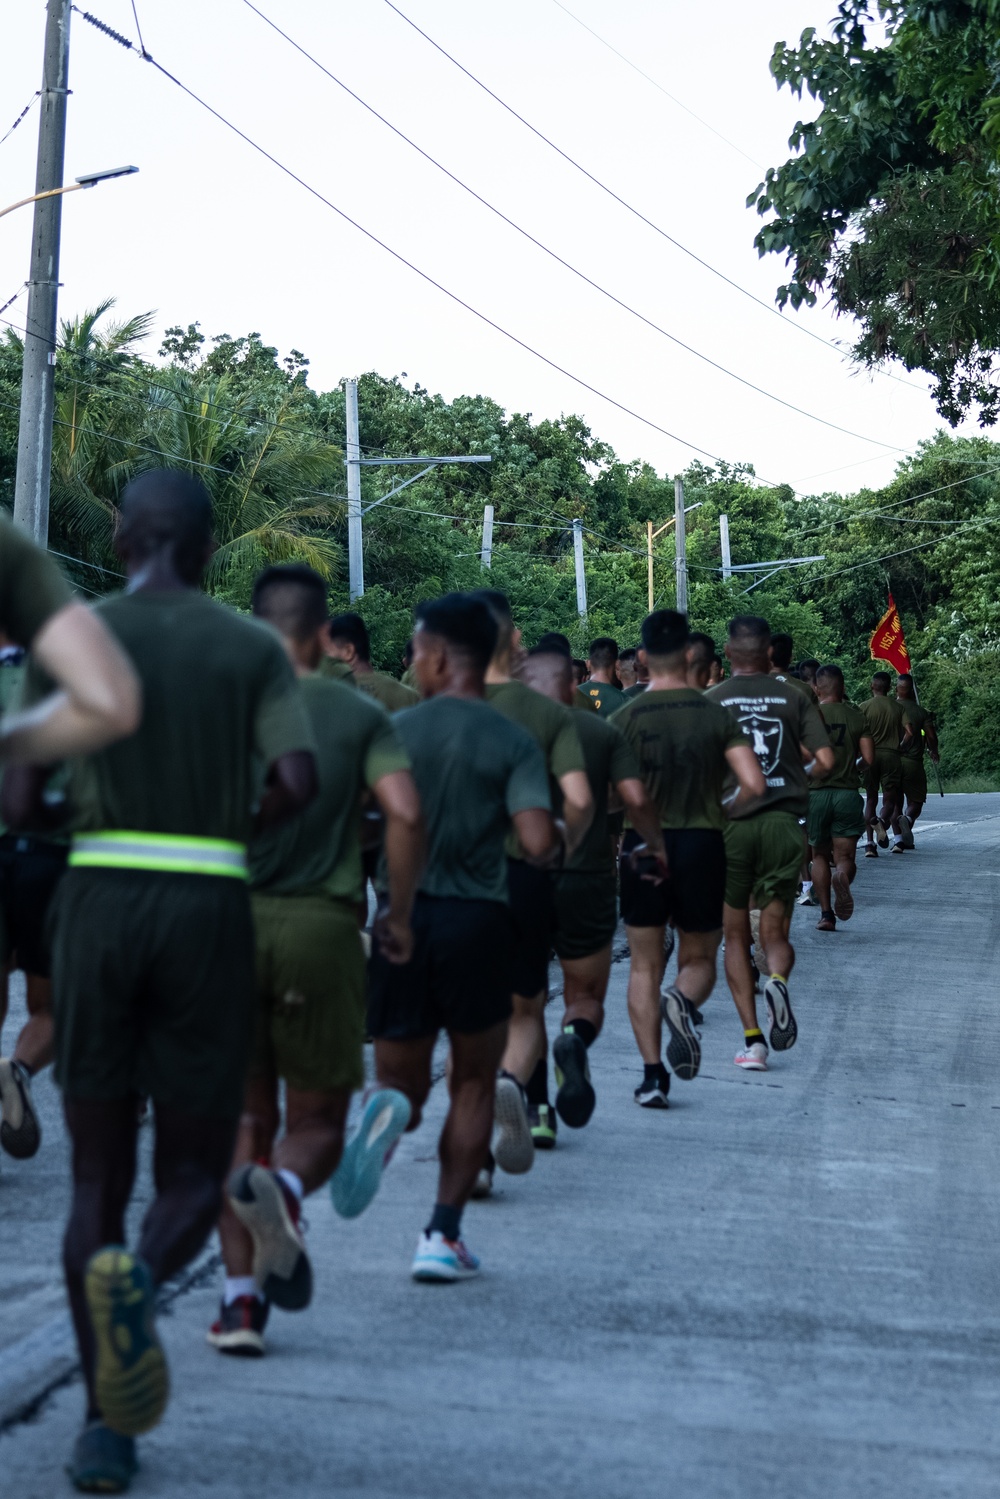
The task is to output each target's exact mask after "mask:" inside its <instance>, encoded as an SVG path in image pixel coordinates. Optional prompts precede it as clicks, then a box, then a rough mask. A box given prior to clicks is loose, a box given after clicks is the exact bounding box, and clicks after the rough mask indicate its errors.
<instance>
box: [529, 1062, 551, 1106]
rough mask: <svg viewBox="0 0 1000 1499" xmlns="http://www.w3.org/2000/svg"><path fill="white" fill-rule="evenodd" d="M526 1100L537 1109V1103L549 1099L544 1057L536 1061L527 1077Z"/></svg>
mask: <svg viewBox="0 0 1000 1499" xmlns="http://www.w3.org/2000/svg"><path fill="white" fill-rule="evenodd" d="M525 1092H526V1093H527V1095H528V1102H529V1103H530V1104H533V1105H534V1107H535V1108H536V1109H537V1108H538V1106H539V1104H542V1103H548V1101H549V1067H548V1062H547V1061H546V1059H545V1057H542V1059H541V1061H540V1062H538V1063H537V1065H536V1067H535V1070H534V1072H533V1073H532V1074H531V1076H530V1077H529V1078H528V1086H527V1088H526V1089H525Z"/></svg>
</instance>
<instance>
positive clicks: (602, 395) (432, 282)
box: [80, 0, 780, 488]
mask: <svg viewBox="0 0 1000 1499" xmlns="http://www.w3.org/2000/svg"><path fill="white" fill-rule="evenodd" d="M386 3H389V0H386ZM80 14H81V15H82V16H83V17H84V19H85V20H91V21H92V19H93V18H92V17H91V16H90V15H89V13H88V12H87V11H81V12H80ZM100 29H101V30H105V31H106V30H108V28H107V27H105V26H104V25H103V23H100ZM115 39H116V40H119V41H120V42H121V44H122V45H123V46H125V47H127V48H128V50H129V51H131V52H135V53H136V54H137V55H138V56H142V54H141V53H139V52H138V49H137V48H136V47H135V46H134V45H133V43H132V42H130V41H128V40H127V38H118V37H116V38H115ZM143 60H144V61H145V62H149V63H152V65H153V67H154V68H156V70H157V71H158V72H159V73H162V74H163V76H164V78H167V79H169V81H170V82H171V83H173V84H175V85H176V87H177V88H179V89H180V90H181V91H182V93H185V94H187V96H188V98H190V99H193V100H194V102H195V103H196V104H200V105H201V107H202V109H204V110H207V112H208V113H209V114H210V115H212V116H213V117H214V118H215V119H217V120H218V121H219V123H220V124H222V125H225V126H226V128H227V129H228V130H231V131H232V132H233V134H234V135H238V136H239V138H240V139H241V140H242V141H244V142H245V143H246V144H247V145H248V146H250V147H251V148H252V149H253V150H254V151H257V152H258V153H259V154H260V155H261V156H263V157H264V158H265V160H266V161H269V162H271V164H272V165H273V166H276V167H277V168H278V170H279V171H281V172H284V174H285V176H286V177H289V178H291V180H292V181H293V182H296V183H298V185H299V187H301V188H304V189H305V191H306V192H307V193H310V194H311V195H312V196H313V197H314V198H316V199H317V200H318V201H319V202H320V203H323V204H325V206H326V207H327V208H329V209H332V211H333V212H334V213H335V214H337V216H338V217H339V218H341V219H343V220H344V222H345V223H347V224H350V225H351V227H352V228H353V229H357V230H358V232H359V233H360V234H363V235H364V236H365V238H366V239H368V240H371V242H372V244H375V245H378V247H379V249H380V250H384V251H385V252H386V254H387V255H391V256H392V258H393V259H394V260H398V261H399V263H400V265H404V266H406V268H407V270H410V271H413V273H414V275H417V276H419V277H420V278H421V280H422V281H426V282H427V284H428V285H429V286H433V287H434V288H435V290H437V291H439V292H441V293H442V294H443V295H444V296H446V297H448V298H449V299H450V300H451V301H452V302H454V303H456V305H457V306H459V307H462V308H464V310H465V311H466V312H470V313H471V314H472V316H473V317H476V318H478V319H479V321H480V322H482V323H485V324H486V326H487V327H489V328H492V329H494V331H495V332H497V333H499V334H501V335H502V336H503V337H504V338H506V339H509V341H510V342H511V343H513V344H516V345H517V346H518V347H519V348H521V349H524V350H525V352H526V353H528V354H531V355H532V356H533V357H534V358H535V359H539V360H541V362H542V363H543V364H546V365H548V366H549V368H550V369H553V370H555V371H556V373H557V374H560V375H564V376H565V377H566V379H567V380H572V381H573V383H574V384H575V385H579V386H580V387H581V388H582V389H583V390H588V391H589V392H590V393H591V395H595V396H597V397H598V399H599V400H602V401H606V402H607V403H608V405H609V406H614V407H615V408H616V409H617V410H618V411H622V412H624V413H625V415H626V416H630V417H632V418H634V420H635V421H638V422H641V423H642V424H643V426H646V427H649V428H650V429H651V430H652V431H654V432H659V433H660V434H661V435H662V436H664V437H669V438H670V440H671V441H672V442H677V443H680V445H681V446H682V447H685V448H688V449H690V451H691V452H693V453H699V454H701V456H702V457H703V458H711V459H712V461H713V462H714V463H724V462H725V461H726V460H725V459H724V458H722V457H720V456H719V454H717V453H711V452H709V450H708V449H707V448H702V447H699V446H698V444H697V443H693V442H689V441H688V440H687V439H686V438H684V437H681V436H679V435H678V434H677V433H676V432H671V431H670V430H669V428H667V427H662V426H661V425H660V423H659V422H654V421H653V420H652V418H650V417H647V416H642V415H641V414H640V413H639V412H638V411H635V410H633V408H632V407H631V406H626V405H625V403H624V402H623V401H618V400H616V399H615V397H614V396H609V395H608V394H607V393H606V392H605V391H603V390H599V389H598V387H597V386H596V385H591V384H590V382H589V380H584V378H583V377H582V376H581V375H575V374H574V373H573V372H572V370H568V369H566V367H565V366H564V365H561V364H559V363H557V362H556V360H554V359H550V358H549V356H548V355H547V354H543V353H542V352H541V350H539V349H536V348H534V347H533V346H532V345H531V344H529V343H527V342H526V341H525V340H524V339H523V338H519V337H518V336H517V334H516V333H511V332H510V330H509V329H508V328H504V327H503V326H502V324H500V323H498V322H496V321H495V320H494V319H493V318H491V317H489V316H488V315H487V314H486V313H485V312H480V310H479V309H478V308H477V307H473V305H472V304H471V302H466V301H465V299H464V298H463V297H460V296H459V295H458V293H457V292H453V291H450V290H449V289H448V287H447V286H445V285H444V284H443V283H442V282H440V281H437V280H436V279H435V278H434V277H433V276H432V275H431V274H430V272H429V271H424V270H421V268H420V267H419V266H418V265H415V264H414V262H413V261H412V260H407V258H406V256H405V255H403V254H402V253H401V252H400V251H399V250H394V249H393V248H392V246H391V245H389V244H387V243H386V242H385V240H382V239H379V237H378V235H377V234H374V233H373V232H372V231H371V230H370V229H366V228H365V227H364V225H363V224H360V223H359V222H358V220H357V219H353V218H352V217H351V216H350V214H349V213H347V212H346V211H345V210H344V209H343V208H338V207H337V205H336V203H334V202H332V201H331V200H330V199H329V198H327V197H325V196H324V194H323V193H321V192H320V191H319V189H318V188H316V187H313V186H312V184H311V183H309V182H307V181H306V180H305V178H304V177H300V176H299V175H298V173H297V172H294V171H293V170H292V168H291V167H289V166H286V165H285V163H284V162H283V161H279V159H278V158H277V157H276V156H273V155H272V154H271V152H270V151H268V150H267V149H266V148H265V147H264V146H261V145H259V144H258V142H257V141H255V140H254V139H253V138H252V137H251V136H249V135H247V134H246V132H245V131H243V130H241V129H240V128H239V126H238V125H234V124H233V122H232V120H229V119H227V118H226V116H225V115H223V114H220V112H219V111H218V110H217V109H214V108H213V106H212V105H211V104H209V103H208V102H207V101H206V100H205V99H202V98H201V97H200V96H199V95H198V94H196V93H195V92H194V90H193V89H190V88H188V86H187V84H185V83H182V82H181V80H180V79H179V78H177V77H175V75H174V74H173V73H171V72H170V71H169V70H168V69H167V68H165V67H164V66H163V64H162V63H159V62H157V60H156V58H155V57H153V56H152V55H151V54H150V53H148V52H147V53H146V54H145V56H144V59H143ZM773 487H774V488H778V487H780V486H778V485H774V486H773Z"/></svg>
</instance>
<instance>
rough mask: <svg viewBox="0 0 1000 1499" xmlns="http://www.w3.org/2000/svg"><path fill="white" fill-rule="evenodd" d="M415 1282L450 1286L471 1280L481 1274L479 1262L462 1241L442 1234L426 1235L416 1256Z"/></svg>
mask: <svg viewBox="0 0 1000 1499" xmlns="http://www.w3.org/2000/svg"><path fill="white" fill-rule="evenodd" d="M410 1273H411V1274H412V1276H413V1279H414V1280H425V1281H440V1282H445V1283H447V1282H450V1281H455V1280H470V1279H471V1278H472V1276H473V1275H478V1274H479V1260H478V1259H477V1258H476V1256H475V1255H474V1254H472V1253H470V1251H469V1250H468V1249H466V1247H465V1245H464V1244H463V1243H462V1240H461V1239H456V1240H454V1241H453V1240H451V1239H446V1238H445V1236H444V1234H443V1233H441V1232H440V1230H438V1229H435V1231H434V1232H433V1233H432V1234H427V1233H423V1234H421V1235H420V1239H419V1241H418V1243H417V1252H416V1254H415V1255H414V1256H413V1269H412V1271H411V1272H410Z"/></svg>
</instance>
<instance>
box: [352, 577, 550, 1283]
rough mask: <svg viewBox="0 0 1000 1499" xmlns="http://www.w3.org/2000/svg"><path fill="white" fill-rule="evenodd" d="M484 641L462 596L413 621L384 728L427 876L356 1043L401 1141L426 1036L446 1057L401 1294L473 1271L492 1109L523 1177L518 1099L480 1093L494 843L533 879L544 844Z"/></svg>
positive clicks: (530, 770)
mask: <svg viewBox="0 0 1000 1499" xmlns="http://www.w3.org/2000/svg"><path fill="white" fill-rule="evenodd" d="M497 635H498V629H497V624H496V621H495V619H494V617H493V614H492V613H491V612H490V610H489V608H488V607H487V605H486V604H485V602H484V601H483V600H482V599H481V598H480V597H478V596H477V595H475V594H471V595H470V594H448V595H446V596H445V597H444V598H442V599H437V600H435V601H434V602H433V603H429V604H424V605H422V606H421V608H420V609H419V610H418V614H417V629H416V632H415V634H414V664H415V665H416V668H417V673H418V675H419V678H420V690H421V695H422V697H423V699H424V701H423V702H422V703H421V704H420V706H419V707H417V708H409V709H407V710H406V711H405V712H403V713H400V714H399V715H398V716H397V717H396V718H395V719H394V720H393V722H394V726H395V728H396V729H397V732H398V733H399V737H400V739H401V740H402V741H403V745H404V747H405V749H406V752H407V754H408V755H409V757H410V763H411V765H412V767H413V776H414V780H415V781H416V783H417V789H418V791H419V792H420V800H421V804H422V806H423V813H424V821H425V825H426V829H427V863H426V866H425V869H424V873H423V876H422V878H421V881H420V888H419V893H418V895H417V898H416V901H415V903H414V908H413V931H414V939H415V940H414V951H413V956H412V958H411V959H410V961H409V962H408V963H405V964H402V965H398V964H397V965H393V964H391V963H389V962H388V961H387V959H386V955H385V954H383V953H381V952H380V951H378V950H377V949H376V951H375V952H374V953H373V954H372V967H371V989H370V993H369V1007H368V1028H369V1032H370V1034H371V1035H372V1036H373V1037H374V1038H375V1064H376V1071H377V1074H378V1079H379V1082H380V1083H381V1085H382V1086H383V1087H391V1088H396V1089H398V1090H399V1091H400V1092H402V1093H404V1094H405V1095H406V1097H407V1098H408V1099H409V1100H410V1105H411V1107H412V1110H413V1114H412V1118H411V1120H410V1124H409V1128H410V1129H414V1128H416V1126H417V1124H419V1122H420V1111H421V1109H422V1108H423V1105H424V1102H425V1100H426V1098H427V1095H428V1093H429V1092H430V1088H431V1062H432V1059H433V1055H434V1047H435V1043H436V1041H437V1037H438V1034H439V1032H440V1031H441V1030H445V1031H446V1032H447V1034H448V1039H449V1041H450V1043H451V1065H450V1068H449V1076H448V1083H449V1089H450V1095H451V1102H450V1107H449V1110H448V1115H447V1118H446V1119H445V1123H444V1128H443V1130H442V1133H441V1139H440V1144H439V1155H440V1160H441V1171H440V1175H439V1178H438V1191H437V1201H436V1204H435V1207H434V1211H433V1214H432V1216H431V1218H430V1221H429V1223H428V1225H427V1227H426V1229H425V1231H424V1232H423V1233H422V1234H421V1236H420V1240H419V1243H418V1245H417V1253H416V1257H415V1258H414V1261H413V1275H414V1278H415V1279H417V1280H436V1281H455V1280H464V1279H466V1278H467V1277H468V1276H470V1275H474V1274H475V1273H476V1272H477V1270H478V1268H479V1262H478V1260H477V1259H476V1257H475V1256H474V1255H472V1254H470V1253H469V1251H468V1250H467V1249H466V1247H465V1245H464V1243H463V1242H462V1238H461V1217H462V1210H463V1208H464V1206H465V1203H466V1201H467V1200H468V1198H469V1196H470V1195H471V1193H472V1189H473V1187H474V1186H475V1183H476V1178H477V1176H478V1174H479V1172H480V1170H481V1169H482V1167H483V1163H484V1161H485V1159H486V1157H487V1153H488V1151H489V1144H490V1133H491V1131H492V1128H493V1119H494V1105H495V1107H496V1110H497V1117H498V1122H499V1123H500V1125H501V1127H502V1128H503V1129H504V1130H507V1131H513V1132H514V1133H515V1136H516V1140H517V1142H518V1143H519V1145H520V1156H519V1157H516V1158H515V1159H512V1160H509V1161H508V1169H510V1167H511V1166H514V1168H515V1169H518V1170H521V1171H525V1170H527V1169H528V1168H529V1167H530V1165H531V1163H532V1157H533V1154H534V1148H533V1146H532V1141H531V1135H530V1132H529V1131H528V1128H527V1121H526V1120H525V1119H524V1117H523V1111H524V1104H523V1099H522V1095H521V1090H520V1087H519V1085H518V1084H517V1083H516V1082H515V1081H514V1080H513V1079H509V1080H501V1083H502V1085H498V1084H497V1080H496V1079H497V1067H498V1065H499V1062H500V1058H501V1056H502V1054H503V1049H504V1046H505V1044H506V1039H507V1025H508V1021H509V1018H510V1014H511V992H512V988H513V985H512V982H511V976H510V962H511V957H512V946H513V944H512V941H511V936H512V932H511V915H510V908H509V905H508V902H507V861H506V857H505V854H504V840H505V837H506V835H507V833H508V831H509V829H510V828H511V826H513V828H514V829H515V830H516V832H517V836H518V838H519V840H520V846H521V848H522V850H523V852H524V855H525V857H526V858H529V859H533V860H537V861H539V862H540V863H543V864H544V863H547V862H549V861H550V860H552V859H553V858H554V857H556V855H557V854H558V851H559V847H560V837H559V833H558V831H557V828H556V826H555V823H554V821H553V819H552V814H551V811H550V796H549V785H548V773H547V770H546V766H545V760H544V758H543V756H542V754H541V752H540V750H539V748H538V745H537V744H536V743H535V742H534V740H533V739H532V738H531V736H530V735H529V734H528V733H526V732H525V731H524V730H523V729H522V728H520V727H519V726H518V725H517V724H514V723H511V722H509V721H508V720H507V719H506V718H504V717H503V716H502V715H501V714H499V713H498V712H497V711H496V710H495V709H494V708H492V707H490V706H489V704H488V703H487V702H486V700H485V683H484V677H485V673H486V668H487V666H488V665H489V662H490V659H491V657H492V655H493V652H494V648H495V645H496V641H497ZM525 690H526V691H527V690H528V689H525Z"/></svg>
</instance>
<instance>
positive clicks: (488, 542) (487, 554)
mask: <svg viewBox="0 0 1000 1499" xmlns="http://www.w3.org/2000/svg"><path fill="white" fill-rule="evenodd" d="M481 560H482V564H483V566H484V567H492V566H493V506H492V505H484V506H483V550H482V558H481Z"/></svg>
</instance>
